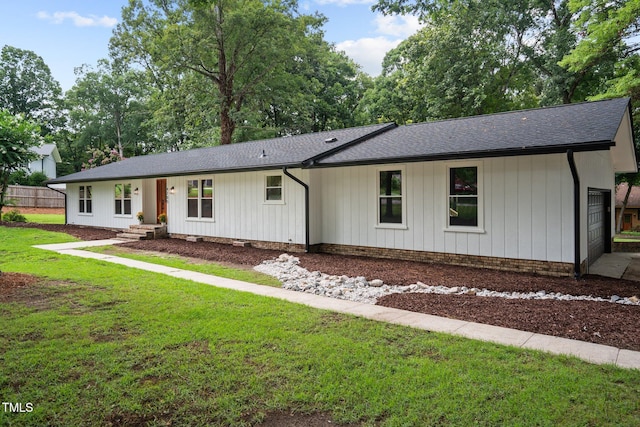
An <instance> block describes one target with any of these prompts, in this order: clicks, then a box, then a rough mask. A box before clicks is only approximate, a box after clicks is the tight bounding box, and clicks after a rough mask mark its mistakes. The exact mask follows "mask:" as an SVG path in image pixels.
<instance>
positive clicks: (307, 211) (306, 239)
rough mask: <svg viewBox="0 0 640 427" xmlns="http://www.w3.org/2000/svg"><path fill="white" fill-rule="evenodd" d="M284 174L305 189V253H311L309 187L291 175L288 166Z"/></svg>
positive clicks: (283, 170) (284, 169)
mask: <svg viewBox="0 0 640 427" xmlns="http://www.w3.org/2000/svg"><path fill="white" fill-rule="evenodd" d="M282 173H284V174H285V175H286V176H288V177H289V178H291V179H292V180H294V181H295V182H297V183H298V184H300V185H302V187H304V251H305V252H306V253H309V229H310V226H311V225H310V217H309V185H308V184H305V183H304V182H303V181H301V180H300V179H298V178H297V177H295V176H293V175H291V173H289V171H288V170H287V167H286V166H284V167H283V168H282Z"/></svg>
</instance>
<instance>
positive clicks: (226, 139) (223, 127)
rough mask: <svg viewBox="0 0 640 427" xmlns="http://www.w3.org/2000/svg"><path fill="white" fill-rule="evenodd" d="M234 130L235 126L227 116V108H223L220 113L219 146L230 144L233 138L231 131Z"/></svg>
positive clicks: (229, 116)
mask: <svg viewBox="0 0 640 427" xmlns="http://www.w3.org/2000/svg"><path fill="white" fill-rule="evenodd" d="M235 128H236V124H235V122H234V121H233V119H232V118H231V115H230V114H229V110H228V109H227V108H223V109H222V111H220V145H228V144H231V138H232V137H233V131H234V130H235Z"/></svg>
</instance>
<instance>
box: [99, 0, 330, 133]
mask: <svg viewBox="0 0 640 427" xmlns="http://www.w3.org/2000/svg"><path fill="white" fill-rule="evenodd" d="M296 7H297V4H296V2H295V1H294V0H290V1H260V0H174V1H168V0H152V1H149V2H144V3H143V2H142V1H141V0H130V3H129V6H127V7H125V8H124V9H123V21H122V23H120V24H119V25H118V27H117V28H116V30H115V34H114V37H113V39H112V43H111V45H112V50H118V51H121V52H125V53H126V54H128V55H129V56H130V57H131V58H137V59H139V60H141V62H143V63H144V61H145V60H151V61H152V62H153V64H154V65H155V66H157V67H159V68H160V69H161V70H167V71H168V70H171V71H182V72H187V71H190V72H193V73H196V74H199V75H200V76H202V77H204V78H205V80H206V81H207V82H208V85H209V86H210V87H212V88H214V89H215V91H209V88H210V87H203V88H201V89H200V92H203V93H211V94H212V95H213V96H215V100H216V102H217V109H218V111H217V113H218V119H219V126H220V143H221V144H230V143H231V142H232V141H233V135H234V132H235V130H236V128H237V125H238V123H239V122H241V121H242V114H243V108H244V107H245V104H246V103H247V102H248V101H249V99H250V97H251V96H253V95H255V92H256V90H257V89H258V87H259V86H260V85H263V84H264V83H265V82H267V81H274V80H275V79H278V78H282V72H283V70H284V64H286V63H287V62H288V61H291V60H293V59H294V58H295V56H296V55H297V53H298V52H297V49H296V46H297V45H298V41H299V40H300V39H302V38H304V37H305V36H306V34H305V31H306V30H307V29H308V28H309V27H310V26H311V25H313V23H314V22H317V19H315V18H313V17H310V16H305V15H302V16H296V15H295V13H296V12H295V10H296Z"/></svg>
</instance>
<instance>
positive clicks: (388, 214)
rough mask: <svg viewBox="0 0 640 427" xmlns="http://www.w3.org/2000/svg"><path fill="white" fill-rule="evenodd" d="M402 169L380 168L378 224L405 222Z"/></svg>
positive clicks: (400, 223)
mask: <svg viewBox="0 0 640 427" xmlns="http://www.w3.org/2000/svg"><path fill="white" fill-rule="evenodd" d="M403 173H404V172H403V170H402V169H399V168H398V169H396V168H393V169H384V170H378V225H402V224H404V223H405V220H404V219H405V210H406V209H405V205H404V203H405V201H404V183H403V179H402V175H403Z"/></svg>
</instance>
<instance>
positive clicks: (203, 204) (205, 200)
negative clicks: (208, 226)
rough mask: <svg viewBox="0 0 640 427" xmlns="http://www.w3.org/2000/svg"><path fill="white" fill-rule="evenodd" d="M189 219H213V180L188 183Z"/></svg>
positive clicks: (191, 180)
mask: <svg viewBox="0 0 640 427" xmlns="http://www.w3.org/2000/svg"><path fill="white" fill-rule="evenodd" d="M187 217H188V218H200V219H212V218H213V179H211V178H207V179H190V180H188V181H187Z"/></svg>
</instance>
